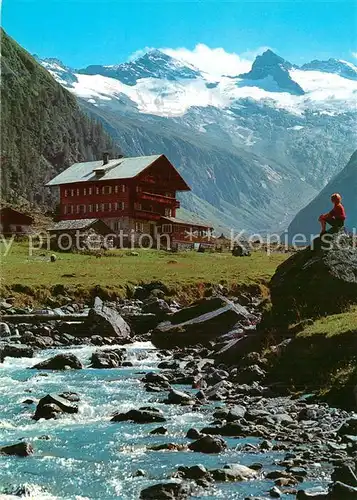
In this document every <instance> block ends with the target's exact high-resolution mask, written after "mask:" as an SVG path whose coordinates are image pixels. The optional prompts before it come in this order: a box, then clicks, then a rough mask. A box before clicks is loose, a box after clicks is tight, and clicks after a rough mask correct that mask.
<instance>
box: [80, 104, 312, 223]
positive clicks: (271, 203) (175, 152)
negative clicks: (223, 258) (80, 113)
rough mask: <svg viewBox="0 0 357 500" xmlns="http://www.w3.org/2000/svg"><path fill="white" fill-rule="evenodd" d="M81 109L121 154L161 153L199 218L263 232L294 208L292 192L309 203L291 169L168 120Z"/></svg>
mask: <svg viewBox="0 0 357 500" xmlns="http://www.w3.org/2000/svg"><path fill="white" fill-rule="evenodd" d="M82 105H83V106H84V109H86V112H87V113H93V114H94V116H96V117H99V118H101V119H102V120H103V124H104V126H105V128H106V130H108V131H109V132H110V134H111V135H112V137H113V138H114V139H115V140H116V139H119V138H120V143H121V145H122V148H123V151H125V153H126V154H128V155H134V154H139V155H141V154H153V153H155V152H157V151H160V152H162V153H164V154H166V155H167V156H168V158H170V160H171V161H172V162H173V163H174V165H175V166H177V168H178V169H179V170H180V172H181V173H182V175H183V176H184V178H185V179H187V182H188V184H189V185H190V186H191V187H192V189H193V194H194V195H195V196H192V194H188V195H185V196H184V197H183V198H182V200H183V206H184V208H186V209H188V210H190V211H193V212H195V213H197V214H198V215H199V216H200V217H202V218H205V219H208V220H210V219H211V218H213V217H214V220H216V221H217V222H219V223H220V224H222V225H224V226H226V227H229V228H234V229H238V230H242V229H244V230H246V231H259V232H266V231H268V230H272V229H279V228H282V226H281V224H282V225H283V226H284V224H287V223H288V221H289V218H291V217H292V216H293V215H294V214H295V213H296V212H297V211H298V210H299V208H300V205H299V202H300V200H299V197H298V196H297V197H296V198H295V197H294V194H295V193H301V192H303V191H305V192H306V193H307V195H308V196H310V199H311V198H312V197H313V196H314V195H315V194H316V191H315V190H314V189H313V188H311V187H310V186H308V185H306V183H305V182H304V181H302V180H301V179H300V175H299V173H297V172H295V170H294V168H293V166H289V165H283V164H279V163H277V162H275V161H273V160H271V159H267V158H264V157H263V156H261V155H255V154H253V153H252V152H250V151H246V150H245V149H243V148H239V147H237V146H234V145H232V143H231V142H228V143H225V142H224V141H222V140H221V138H220V137H217V138H215V137H214V135H207V136H206V135H205V134H197V132H194V131H192V130H189V129H187V127H184V126H182V124H181V123H176V122H174V121H172V120H170V119H169V118H162V117H157V116H152V115H142V114H139V113H137V114H133V113H126V114H125V115H122V114H121V115H119V114H118V113H117V112H113V111H110V110H108V109H106V108H104V107H96V106H93V105H92V104H90V103H87V102H85V101H82ZM283 196H285V200H284V199H283ZM212 216H213V217H212ZM277 221H281V224H279V222H277Z"/></svg>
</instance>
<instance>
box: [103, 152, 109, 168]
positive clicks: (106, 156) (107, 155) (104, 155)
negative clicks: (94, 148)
mask: <svg viewBox="0 0 357 500" xmlns="http://www.w3.org/2000/svg"><path fill="white" fill-rule="evenodd" d="M108 163H109V153H103V165H108Z"/></svg>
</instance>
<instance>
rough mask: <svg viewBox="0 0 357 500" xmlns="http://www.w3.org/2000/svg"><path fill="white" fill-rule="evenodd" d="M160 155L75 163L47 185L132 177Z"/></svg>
mask: <svg viewBox="0 0 357 500" xmlns="http://www.w3.org/2000/svg"><path fill="white" fill-rule="evenodd" d="M160 156H162V155H151V156H138V157H135V158H117V159H114V160H109V162H108V163H107V164H106V165H103V161H102V160H99V161H86V162H82V163H74V164H73V165H71V166H70V167H68V168H67V169H66V170H64V171H63V172H61V173H60V174H58V175H57V176H56V177H55V178H54V179H52V180H50V181H49V182H48V183H47V184H46V186H58V185H60V184H71V183H72V182H87V181H91V180H100V181H108V180H114V179H132V178H133V177H136V176H137V175H138V174H140V172H142V171H143V170H145V169H146V168H147V167H149V166H150V165H151V164H152V163H154V161H156V160H157V159H158V158H160ZM102 168H103V169H104V173H103V175H101V176H100V177H97V176H96V174H95V173H94V170H96V169H102Z"/></svg>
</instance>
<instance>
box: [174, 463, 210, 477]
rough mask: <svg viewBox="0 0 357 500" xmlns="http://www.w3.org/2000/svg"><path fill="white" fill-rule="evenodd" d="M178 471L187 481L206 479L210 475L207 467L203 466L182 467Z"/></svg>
mask: <svg viewBox="0 0 357 500" xmlns="http://www.w3.org/2000/svg"><path fill="white" fill-rule="evenodd" d="M178 471H179V472H180V473H181V474H182V476H183V477H184V478H185V479H193V480H196V479H202V478H206V477H207V476H208V475H209V473H208V470H207V469H206V467H204V466H203V465H201V464H199V465H192V466H191V467H186V466H183V465H182V466H180V467H179V468H178Z"/></svg>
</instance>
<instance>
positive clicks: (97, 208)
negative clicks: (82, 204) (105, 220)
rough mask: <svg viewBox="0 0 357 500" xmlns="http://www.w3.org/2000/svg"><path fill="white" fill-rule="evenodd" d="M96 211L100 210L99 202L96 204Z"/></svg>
mask: <svg viewBox="0 0 357 500" xmlns="http://www.w3.org/2000/svg"><path fill="white" fill-rule="evenodd" d="M95 211H96V212H99V203H96V204H95Z"/></svg>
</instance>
